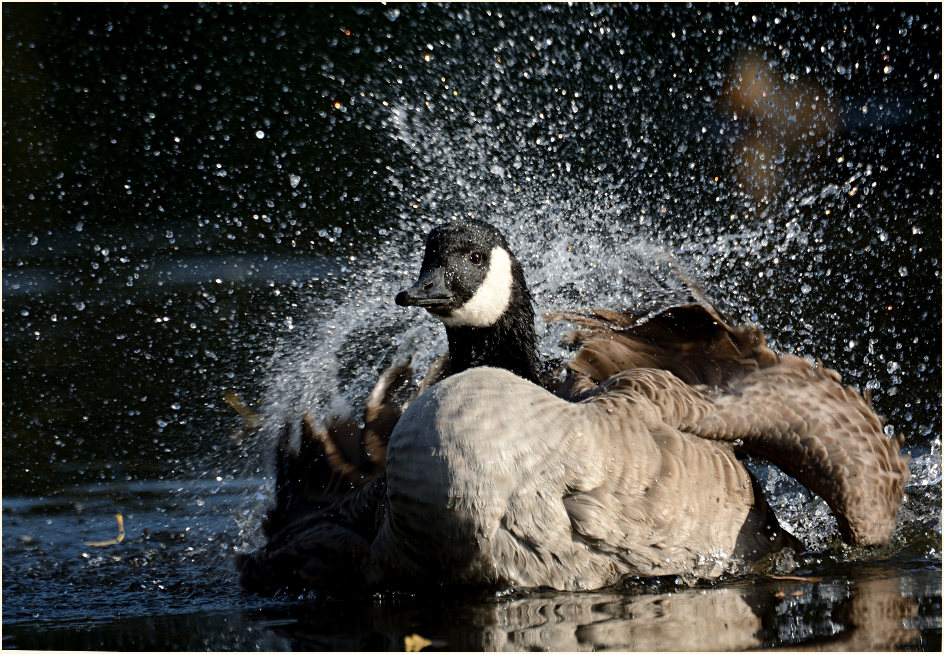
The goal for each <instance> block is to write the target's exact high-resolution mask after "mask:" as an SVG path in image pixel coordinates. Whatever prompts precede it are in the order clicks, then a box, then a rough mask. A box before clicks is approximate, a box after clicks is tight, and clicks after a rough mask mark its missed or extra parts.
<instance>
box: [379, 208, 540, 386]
mask: <svg viewBox="0 0 944 654" xmlns="http://www.w3.org/2000/svg"><path fill="white" fill-rule="evenodd" d="M396 303H397V304H399V305H401V306H414V305H415V306H420V307H423V308H424V309H426V310H427V311H429V312H430V313H431V314H432V315H433V316H435V317H436V318H438V319H439V320H441V321H442V322H443V324H444V325H445V326H446V335H447V337H448V339H449V354H450V358H451V360H452V372H453V373H456V372H461V371H462V370H465V369H466V368H471V367H474V366H496V367H500V368H505V369H506V370H510V371H511V372H513V373H515V374H517V375H520V376H522V377H525V378H526V379H530V380H532V381H535V382H536V381H538V372H537V370H538V361H537V355H536V351H535V335H534V309H533V307H532V305H531V294H530V293H529V292H528V287H527V284H526V283H525V280H524V272H523V271H522V269H521V264H520V263H519V262H518V260H517V258H515V256H514V255H513V254H512V253H511V250H510V249H509V247H508V242H507V241H506V240H505V237H504V236H503V235H502V233H501V232H500V231H498V230H497V229H496V228H495V227H493V226H492V225H489V224H488V223H486V222H483V221H481V220H463V221H459V222H452V223H446V224H444V225H440V226H439V227H436V228H435V229H433V230H432V231H431V232H430V233H429V236H428V237H427V238H426V253H425V254H424V256H423V266H422V268H421V269H420V276H419V279H418V280H417V281H416V283H415V284H413V286H411V287H410V288H408V289H407V290H405V291H401V292H400V293H398V294H397V297H396Z"/></svg>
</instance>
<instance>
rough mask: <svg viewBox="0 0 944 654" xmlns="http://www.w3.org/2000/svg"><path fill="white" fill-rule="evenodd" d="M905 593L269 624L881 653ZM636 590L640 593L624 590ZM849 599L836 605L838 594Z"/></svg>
mask: <svg viewBox="0 0 944 654" xmlns="http://www.w3.org/2000/svg"><path fill="white" fill-rule="evenodd" d="M873 572H874V571H873ZM902 586H903V584H902V578H901V577H899V576H897V575H894V576H883V575H882V574H881V572H879V574H877V576H874V577H869V576H867V575H865V574H863V575H862V576H861V577H860V578H858V579H856V580H855V581H853V583H852V584H851V586H848V587H847V584H846V579H845V578H842V579H837V580H835V581H831V582H826V583H825V584H822V585H815V584H813V583H808V582H803V581H799V580H796V579H784V580H768V581H756V582H750V581H744V582H739V583H736V584H732V585H727V586H725V587H706V588H682V589H673V590H671V591H667V592H651V590H650V589H649V588H648V587H642V588H645V590H642V589H640V588H639V587H637V588H636V589H633V588H627V589H626V590H625V591H623V592H617V591H605V592H592V593H568V594H561V593H541V594H533V595H529V596H525V597H504V598H496V599H494V600H493V601H487V602H482V603H477V604H475V605H472V604H468V603H460V602H453V601H446V602H444V603H442V604H436V605H431V604H426V603H425V602H419V601H418V600H415V599H409V598H408V599H404V600H402V603H403V604H407V605H409V604H411V603H412V602H417V605H416V606H406V607H402V606H399V605H398V604H399V603H400V602H399V601H397V600H392V601H391V603H390V604H388V603H387V602H386V601H379V602H374V603H373V604H372V605H371V606H370V607H365V608H364V609H363V610H362V611H361V612H360V615H361V616H362V618H363V622H364V624H370V625H372V627H373V629H374V630H375V631H373V633H370V630H368V629H365V630H363V631H360V632H358V633H357V634H356V635H352V634H350V633H338V629H339V628H341V629H343V628H344V627H342V626H340V625H339V624H338V623H337V622H336V621H334V620H332V619H331V618H329V617H326V614H325V613H324V612H322V611H316V610H308V611H306V614H305V615H304V617H301V618H300V619H299V621H298V622H294V623H292V624H290V625H285V624H283V625H280V626H278V627H270V628H271V629H272V630H273V631H274V632H276V634H277V635H278V636H280V637H281V638H284V639H287V641H288V643H290V644H291V646H292V647H293V648H303V649H325V648H331V649H351V648H367V649H397V648H402V647H403V638H404V636H405V635H408V634H412V633H414V632H417V633H420V634H422V635H423V637H424V638H425V639H427V640H429V641H431V642H432V644H431V645H430V647H429V649H430V650H436V649H440V650H485V651H495V650H505V651H533V650H556V651H590V650H603V649H616V650H629V651H679V650H695V651H699V650H715V651H731V650H745V649H754V648H768V647H778V646H779V647H789V648H790V649H792V650H797V649H802V650H810V651H813V650H815V651H863V650H884V649H896V648H900V647H903V646H904V647H907V646H909V645H911V646H914V645H915V643H916V642H917V641H918V639H919V638H920V631H919V630H918V629H915V628H913V625H911V624H910V621H911V620H912V619H913V618H915V616H916V615H917V614H918V602H917V600H916V599H915V598H913V597H909V596H907V594H906V593H905V592H903V591H902ZM635 590H639V591H640V592H642V593H643V594H639V595H635V596H634V595H631V594H630V595H628V594H627V593H633V592H634V591H635ZM846 593H848V597H847V598H846V599H844V600H841V601H839V602H838V604H837V603H836V597H835V596H836V595H837V594H838V595H840V596H841V595H843V594H846ZM391 604H392V605H391ZM831 606H832V607H833V608H832V609H831V611H830V610H829V607H831ZM355 612H358V611H355Z"/></svg>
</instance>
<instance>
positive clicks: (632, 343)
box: [546, 303, 777, 399]
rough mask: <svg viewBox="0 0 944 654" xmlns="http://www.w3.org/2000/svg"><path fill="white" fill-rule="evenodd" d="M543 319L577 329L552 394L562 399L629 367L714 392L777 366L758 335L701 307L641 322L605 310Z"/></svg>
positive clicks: (591, 388) (588, 389) (685, 307)
mask: <svg viewBox="0 0 944 654" xmlns="http://www.w3.org/2000/svg"><path fill="white" fill-rule="evenodd" d="M546 319H548V320H567V321H570V322H573V323H574V324H576V325H577V326H578V328H579V329H577V330H576V331H574V332H572V333H571V334H569V335H568V336H567V337H565V338H567V339H568V340H570V341H573V342H576V343H578V344H581V345H582V347H581V349H580V351H579V352H578V353H577V355H576V356H575V357H574V358H573V359H572V360H571V361H570V362H569V363H568V364H567V369H568V371H567V379H566V380H565V381H564V383H563V385H562V386H561V388H560V389H559V390H558V395H561V396H562V397H565V398H567V399H579V398H581V397H586V396H587V395H591V394H593V393H595V392H597V386H598V385H599V384H600V383H602V382H603V381H605V380H606V379H608V378H609V377H611V376H613V375H615V374H617V373H619V372H621V371H623V370H630V369H633V368H654V369H658V370H668V371H669V372H671V373H672V374H674V375H675V376H676V377H678V378H679V379H681V380H682V381H684V382H686V383H688V384H704V385H706V386H712V387H719V388H720V387H724V386H726V385H728V384H729V383H731V381H732V380H735V379H738V378H740V377H743V376H744V375H746V374H749V373H751V372H753V371H755V370H758V369H760V368H764V367H767V366H771V365H774V364H776V362H777V355H776V354H775V353H774V352H773V351H772V350H771V349H770V348H768V347H767V341H766V339H765V338H764V335H763V333H762V332H761V331H760V330H758V329H757V328H755V327H752V326H733V327H732V326H731V325H730V324H729V321H728V318H727V317H726V316H724V315H723V314H721V313H720V312H718V311H717V310H716V309H715V308H714V307H712V306H711V305H709V304H707V303H704V304H703V303H692V304H687V305H683V306H678V307H673V308H670V309H667V310H665V311H662V312H661V313H658V314H656V315H654V316H648V317H645V318H643V319H641V320H634V319H633V318H632V317H631V316H629V315H628V314H624V313H621V312H617V311H610V310H605V309H596V310H594V311H592V312H588V313H556V314H548V315H547V316H546Z"/></svg>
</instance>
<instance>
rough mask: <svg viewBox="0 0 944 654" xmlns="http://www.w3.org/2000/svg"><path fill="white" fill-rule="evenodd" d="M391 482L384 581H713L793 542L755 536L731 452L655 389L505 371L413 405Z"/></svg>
mask: <svg viewBox="0 0 944 654" xmlns="http://www.w3.org/2000/svg"><path fill="white" fill-rule="evenodd" d="M387 484H388V487H387V492H388V495H387V502H388V503H387V518H386V521H385V523H384V524H383V525H382V526H381V530H380V534H379V536H378V539H377V541H376V542H375V544H374V547H373V548H372V551H373V552H374V556H375V561H374V562H373V564H372V574H373V575H374V577H375V580H378V581H379V580H383V579H384V578H389V577H391V576H392V577H396V576H406V577H415V576H421V575H427V574H429V575H433V576H435V577H436V578H437V579H440V580H447V581H453V582H460V583H476V584H481V583H493V584H496V585H504V584H511V585H517V586H542V585H546V586H553V587H556V588H571V589H579V588H596V587H600V586H603V585H606V584H609V583H614V582H616V581H618V580H619V579H621V578H623V577H625V576H626V575H642V576H653V575H662V574H680V573H692V572H694V573H695V574H699V575H702V576H713V575H716V574H718V573H719V572H720V567H719V566H718V564H719V562H721V561H726V560H729V559H731V558H732V557H745V558H756V557H757V556H759V555H761V554H765V553H767V552H768V551H771V550H772V549H775V548H776V547H779V546H782V542H774V543H772V542H771V541H770V539H760V540H756V539H755V540H752V539H750V538H744V537H743V536H742V531H749V532H750V533H754V532H756V531H757V530H759V529H762V528H763V526H764V524H765V521H766V515H764V514H763V512H762V511H761V510H760V509H761V507H757V506H756V503H755V497H754V492H753V488H752V483H751V479H750V477H749V475H748V473H747V471H746V470H745V469H744V467H743V466H742V465H741V464H740V463H739V462H738V461H737V460H736V458H735V456H734V453H733V449H732V448H731V446H730V445H729V444H726V443H719V442H710V441H707V440H703V439H699V438H696V437H692V436H690V435H688V434H685V433H683V432H681V431H680V430H679V429H678V428H677V427H675V426H674V425H672V424H671V423H670V422H666V421H665V420H664V419H663V416H662V412H661V410H660V408H659V406H658V405H657V404H656V403H653V402H652V399H651V398H650V397H646V396H645V395H644V394H636V395H635V396H632V394H629V393H626V392H622V393H619V394H606V393H604V394H602V395H600V396H599V397H597V398H594V399H593V400H592V401H588V402H583V403H576V404H575V403H570V402H566V401H564V400H561V399H559V398H557V397H555V396H553V395H552V394H550V393H548V392H547V391H545V390H544V389H542V388H540V387H538V386H535V385H534V384H532V383H530V382H527V381H525V380H523V379H521V378H519V377H516V376H514V375H512V374H510V373H508V372H506V371H503V370H498V369H493V368H475V369H471V370H468V371H465V372H463V373H460V374H458V375H454V376H452V377H450V378H448V379H446V380H445V381H443V382H441V383H440V384H439V385H437V386H436V387H434V388H432V389H431V390H430V391H428V392H427V393H425V394H424V395H423V396H421V397H419V398H417V400H415V401H414V402H413V404H412V405H411V406H410V407H409V408H408V409H407V411H406V412H405V413H404V415H403V416H402V417H401V419H400V421H399V423H398V424H397V427H396V429H395V430H394V433H393V435H392V437H391V440H390V444H389V447H388V454H387ZM775 541H776V538H775Z"/></svg>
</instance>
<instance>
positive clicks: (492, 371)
mask: <svg viewBox="0 0 944 654" xmlns="http://www.w3.org/2000/svg"><path fill="white" fill-rule="evenodd" d="M689 300H690V301H689V302H686V303H681V304H679V306H676V307H671V308H669V309H667V310H665V311H662V312H660V313H658V314H657V315H654V316H649V317H647V318H646V319H645V320H636V319H634V318H633V317H632V316H629V315H628V314H625V313H622V312H615V311H597V312H592V313H585V314H569V315H560V316H557V318H566V319H569V320H572V321H574V322H576V323H577V324H578V325H579V326H580V327H581V328H582V329H581V331H579V332H577V333H576V334H575V336H574V337H575V338H576V339H577V340H578V341H579V342H581V343H582V345H583V347H582V349H581V350H580V352H579V353H578V355H577V356H576V357H575V358H574V360H572V361H571V362H569V363H568V364H567V375H566V378H565V379H564V381H563V383H560V384H555V385H550V384H545V385H543V386H547V388H545V387H543V386H542V385H541V378H542V375H541V373H540V365H539V362H538V361H537V357H536V355H535V354H534V352H535V346H534V331H533V310H532V309H531V301H530V295H529V294H528V292H527V288H526V286H525V285H524V278H523V274H522V273H521V267H520V264H518V262H517V260H516V259H515V258H514V257H513V255H511V253H510V251H509V250H508V247H507V244H506V243H505V240H504V238H503V237H502V236H501V235H500V234H499V233H498V232H497V230H495V229H494V228H493V227H491V226H490V225H487V224H485V223H481V222H478V221H466V222H460V223H454V224H450V225H447V226H443V227H440V228H437V229H436V230H434V231H433V232H432V233H431V234H430V237H429V239H428V241H427V250H426V255H425V258H424V261H423V269H422V271H421V274H420V278H419V280H418V281H417V282H416V284H414V285H413V287H411V288H410V289H409V290H407V291H404V292H403V293H401V294H400V295H398V296H397V303H398V304H406V305H411V304H412V305H419V306H423V307H425V308H426V309H427V310H428V311H429V312H430V313H431V314H433V315H434V316H436V317H437V318H439V319H440V320H442V321H443V323H444V325H445V326H446V331H447V336H448V339H449V345H450V353H449V356H448V358H446V359H444V360H440V361H439V362H437V365H436V366H434V370H432V371H431V372H430V373H428V374H427V378H426V379H425V380H424V381H423V382H422V383H421V384H420V387H419V389H418V391H417V393H416V394H414V396H413V397H412V398H409V399H407V398H406V397H405V396H404V395H405V394H404V387H405V386H404V380H405V379H407V378H408V376H409V370H408V369H404V368H394V369H391V370H389V371H388V372H387V373H385V374H384V375H383V376H382V377H381V380H380V382H378V386H377V388H375V390H374V392H373V393H372V394H371V397H370V398H369V401H368V408H367V412H366V413H365V428H364V430H363V433H362V434H361V433H360V432H358V431H357V430H356V429H355V428H353V425H351V424H341V423H339V422H337V421H334V422H331V421H330V420H329V421H328V422H326V423H323V424H322V425H321V426H320V427H319V428H314V427H313V426H312V425H311V424H310V423H308V424H307V429H306V431H305V433H304V434H303V439H302V449H301V450H300V451H299V452H297V453H296V452H293V451H291V450H290V449H289V448H288V447H287V446H286V444H285V442H283V443H281V444H280V448H279V456H278V460H279V468H278V471H279V472H278V481H277V484H278V489H277V502H276V506H275V507H274V508H273V510H272V511H271V512H270V514H269V521H268V525H267V526H268V530H267V533H268V536H269V542H268V543H267V545H266V546H265V547H264V548H262V549H261V550H259V551H258V552H256V553H254V554H253V555H251V556H248V557H245V558H244V559H243V560H242V567H243V580H244V583H246V585H247V586H249V587H251V588H254V589H256V590H262V591H266V590H270V591H271V590H274V589H276V588H278V587H285V586H293V587H298V586H324V585H340V584H344V585H351V584H367V585H375V584H398V583H416V582H422V581H433V582H443V583H461V584H475V585H493V586H517V587H532V586H550V587H554V588H560V589H585V588H599V587H601V586H605V585H607V584H610V583H614V582H617V581H619V580H620V579H621V578H623V577H626V576H628V575H636V576H644V577H645V576H659V575H667V574H691V575H696V576H706V577H713V576H716V575H717V574H719V573H720V572H721V571H722V569H724V568H725V567H727V565H728V563H729V562H731V561H742V562H743V561H753V560H756V559H758V558H760V557H762V556H764V555H766V554H768V553H770V552H773V551H777V550H779V549H781V548H783V547H785V546H787V545H795V546H796V545H798V543H797V541H796V539H794V538H793V537H792V536H791V535H790V534H788V533H786V532H784V531H783V530H782V529H781V528H780V527H779V525H778V524H777V522H776V519H775V518H774V516H773V515H772V513H771V512H770V510H769V508H768V506H767V502H766V501H765V500H764V498H763V495H762V493H761V492H760V489H759V488H757V487H756V484H755V482H754V480H753V479H752V478H751V476H750V474H749V473H748V471H747V469H746V468H745V467H744V466H743V464H742V463H741V462H740V461H739V460H738V458H737V456H736V452H735V450H736V449H737V450H738V453H742V452H746V453H751V454H758V455H761V456H764V457H766V458H768V459H769V460H771V461H772V462H774V463H776V464H777V465H778V466H780V467H781V468H782V469H784V470H785V471H786V472H788V473H790V474H792V475H793V476H795V477H796V478H797V479H798V480H799V481H801V482H802V483H804V484H805V485H806V486H807V487H808V488H810V489H812V490H814V491H816V492H817V493H819V494H820V495H822V496H823V497H824V499H826V501H827V502H828V503H829V505H830V507H832V509H833V511H834V513H835V514H836V517H837V520H838V523H839V527H840V531H841V533H842V536H843V538H845V539H846V540H847V541H848V542H850V543H854V544H859V545H875V544H880V543H884V542H886V541H887V540H889V539H890V537H891V534H892V531H893V530H894V527H895V520H896V514H897V510H898V506H899V504H900V501H901V497H902V493H903V488H904V484H905V482H906V481H907V479H908V474H909V473H908V466H907V461H908V460H907V458H906V457H902V456H901V455H900V454H899V449H900V446H901V441H900V439H889V438H887V437H885V435H884V433H883V432H882V429H881V422H880V421H879V419H878V418H877V416H875V414H874V413H873V412H872V411H871V409H870V408H869V407H868V403H867V402H866V401H865V400H863V398H861V397H860V396H859V395H858V394H856V393H855V392H853V391H851V390H849V389H847V388H844V387H843V386H842V385H841V383H840V380H839V377H838V375H837V374H836V373H834V372H832V371H829V370H825V369H823V368H821V367H820V366H817V365H815V364H810V363H809V362H806V361H805V360H803V359H799V358H797V357H792V356H780V355H777V354H776V353H774V352H773V351H771V350H770V349H769V348H767V346H766V343H765V339H764V337H763V334H761V333H760V332H759V331H758V330H757V329H756V328H753V327H750V326H731V325H729V324H728V323H729V321H728V320H727V319H726V318H725V317H724V316H723V315H722V314H720V313H719V312H718V311H717V310H715V309H714V308H713V307H712V306H711V305H710V304H708V303H707V301H706V300H704V298H703V297H702V296H701V294H700V292H699V291H698V290H697V289H694V288H693V289H692V295H691V297H690V298H689ZM401 413H402V415H401ZM387 440H388V441H389V442H386V441H387ZM345 443H347V445H345ZM384 450H385V456H386V465H385V466H383V465H378V461H379V460H380V458H381V457H382V456H384ZM345 452H346V453H345ZM358 453H359V454H358ZM339 482H341V483H339Z"/></svg>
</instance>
